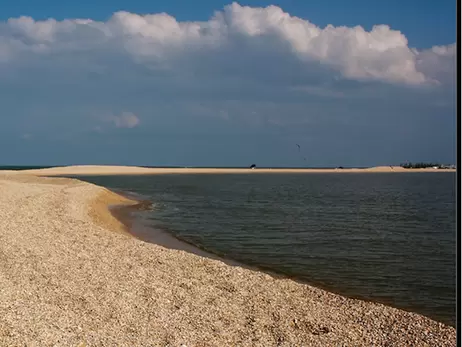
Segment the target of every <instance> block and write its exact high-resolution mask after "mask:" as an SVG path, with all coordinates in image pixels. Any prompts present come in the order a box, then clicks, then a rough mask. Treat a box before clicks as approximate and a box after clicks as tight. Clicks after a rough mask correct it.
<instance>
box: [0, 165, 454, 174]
mask: <svg viewBox="0 0 462 347" xmlns="http://www.w3.org/2000/svg"><path fill="white" fill-rule="evenodd" d="M455 171H456V170H455V169H434V168H426V169H405V168H402V167H400V166H376V167H370V168H359V169H358V168H338V169H307V168H290V169H287V168H255V169H250V168H147V167H139V166H110V165H75V166H62V167H52V168H45V169H32V170H18V171H11V170H9V171H8V173H10V174H11V173H21V174H27V175H36V176H66V175H73V176H74V175H75V176H78V175H156V174H239V173H363V172H364V173H366V172H455ZM0 172H1V171H0Z"/></svg>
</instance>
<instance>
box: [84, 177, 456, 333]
mask: <svg viewBox="0 0 462 347" xmlns="http://www.w3.org/2000/svg"><path fill="white" fill-rule="evenodd" d="M79 179H83V180H86V181H89V182H92V183H96V184H98V185H102V186H106V187H108V188H112V189H116V190H122V191H125V192H131V193H136V194H140V195H141V196H143V197H144V198H147V199H149V200H151V201H152V202H153V204H154V205H153V209H152V210H150V211H144V212H137V213H138V217H140V218H142V220H143V223H145V224H149V225H150V226H151V227H152V229H151V230H152V232H154V230H155V229H157V230H159V229H160V230H163V231H166V232H168V233H171V234H173V235H174V236H175V237H177V238H179V239H181V240H184V241H186V242H188V243H191V244H194V245H196V246H199V247H200V248H202V249H206V250H208V251H210V252H212V253H215V254H217V255H220V256H223V257H226V258H230V259H234V260H238V261H240V262H242V263H245V264H249V265H253V266H259V267H263V268H268V269H271V270H273V271H277V272H279V273H283V274H286V275H289V276H294V277H296V278H297V279H300V280H302V281H305V282H308V283H311V284H314V285H317V286H320V287H323V288H325V289H328V290H330V291H333V292H336V293H340V294H343V295H346V296H351V297H357V298H362V299H368V300H373V301H378V302H382V303H386V304H389V305H392V306H395V307H399V308H402V309H406V310H410V311H415V312H418V313H421V314H424V315H426V316H429V317H431V318H433V319H436V320H439V321H442V322H445V323H447V324H451V325H454V324H455V296H456V292H455V260H456V258H455V257H456V241H455V239H456V234H455V230H456V229H455V227H456V225H455V223H456V222H455V218H456V215H455V213H456V211H455V174H454V173H404V174H399V173H393V174H390V173H385V174H383V173H353V174H335V173H333V174H325V173H322V174H239V175H231V174H230V175H212V174H203V175H200V174H197V175H194V174H190V175H181V174H179V175H155V176H108V177H103V176H99V177H79ZM148 239H149V238H148Z"/></svg>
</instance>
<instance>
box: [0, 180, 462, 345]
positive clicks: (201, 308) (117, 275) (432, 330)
mask: <svg viewBox="0 0 462 347" xmlns="http://www.w3.org/2000/svg"><path fill="white" fill-rule="evenodd" d="M115 203H123V204H131V203H133V202H132V201H129V200H127V199H125V198H123V197H120V196H118V195H117V194H115V193H112V192H110V191H108V190H106V189H104V188H101V187H98V186H95V185H93V184H89V183H85V182H81V181H78V180H75V179H65V178H40V177H34V176H28V175H19V174H14V175H2V174H0V346H181V345H185V346H188V347H191V346H265V347H266V346H438V347H441V346H456V337H455V329H454V328H452V327H449V326H445V325H443V324H440V323H437V322H435V321H432V320H430V319H428V318H425V317H423V316H420V315H417V314H414V313H409V312H404V311H401V310H397V309H394V308H390V307H386V306H383V305H380V304H374V303H368V302H363V301H359V300H353V299H348V298H344V297H342V296H339V295H335V294H331V293H328V292H326V291H324V290H321V289H317V288H314V287H311V286H309V285H304V284H299V283H296V282H294V281H292V280H288V279H276V278H273V277H271V276H270V275H267V274H264V273H261V272H256V271H251V270H248V269H243V268H240V267H236V266H228V265H225V264H224V263H222V262H220V261H217V260H212V259H208V258H202V257H199V256H196V255H193V254H190V253H186V252H184V251H177V250H170V249H166V248H163V247H161V246H157V245H154V244H149V243H145V242H142V241H140V240H138V239H135V238H133V237H130V236H128V235H127V234H126V233H123V232H118V231H122V230H123V226H122V225H121V224H120V223H119V222H118V221H117V220H115V219H114V218H113V217H112V215H111V214H110V213H109V212H108V210H107V209H106V204H115Z"/></svg>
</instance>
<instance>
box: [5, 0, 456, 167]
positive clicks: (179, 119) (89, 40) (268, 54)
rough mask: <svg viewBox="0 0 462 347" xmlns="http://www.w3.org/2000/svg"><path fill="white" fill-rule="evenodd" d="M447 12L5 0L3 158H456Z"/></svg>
mask: <svg viewBox="0 0 462 347" xmlns="http://www.w3.org/2000/svg"><path fill="white" fill-rule="evenodd" d="M270 5H274V6H271V7H268V6H270ZM118 11H124V12H118ZM162 12H165V13H167V14H160V13H162ZM156 14H157V15H156ZM21 16H27V17H30V18H26V17H21ZM49 18H52V19H53V20H47V19H49ZM455 18H456V17H455V1H447V0H446V1H440V2H437V1H414V0H412V1H411V0H408V1H403V2H399V1H396V0H393V1H388V2H371V1H363V0H361V1H359V0H358V1H349V2H345V1H340V0H332V1H329V2H325V1H294V0H292V1H290V0H288V1H283V2H269V1H247V2H239V3H234V4H232V3H231V2H224V1H200V2H192V1H179V0H176V1H156V2H154V1H130V2H128V1H122V0H115V1H110V2H109V1H107V2H106V1H100V2H98V3H97V4H96V5H94V4H93V3H92V2H90V1H81V2H78V3H77V2H70V1H57V0H54V1H41V2H35V1H26V0H18V1H15V2H4V3H1V4H0V76H1V77H2V78H1V79H0V92H1V93H2V95H3V97H4V101H3V102H2V106H3V110H2V113H0V122H1V123H0V124H2V126H1V127H0V146H2V148H8V149H9V150H8V151H2V153H1V154H0V165H1V164H4V165H21V164H23V165H67V164H125V165H175V166H176V165H184V166H194V165H197V166H247V165H249V163H257V165H260V166H338V165H342V166H370V165H387V164H398V163H400V162H403V161H408V160H409V161H420V160H424V161H426V160H428V161H439V162H447V163H452V162H454V161H455V137H456V135H455V98H454V90H455V85H454V77H455V67H454V57H455V46H454V45H453V44H454V42H455ZM76 19H90V20H91V21H84V22H83V21H78V20H76ZM328 25H330V26H328ZM378 25H382V26H378ZM374 26H375V27H374ZM297 143H298V144H300V145H301V151H300V152H299V151H298V147H297V146H296V144H297Z"/></svg>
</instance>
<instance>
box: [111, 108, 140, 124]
mask: <svg viewBox="0 0 462 347" xmlns="http://www.w3.org/2000/svg"><path fill="white" fill-rule="evenodd" d="M106 120H108V121H110V122H112V123H113V124H114V125H115V127H116V128H134V127H136V126H138V125H139V124H140V120H139V118H138V117H137V116H136V115H135V114H134V113H132V112H122V114H120V115H118V116H116V115H111V116H108V117H107V118H106Z"/></svg>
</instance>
